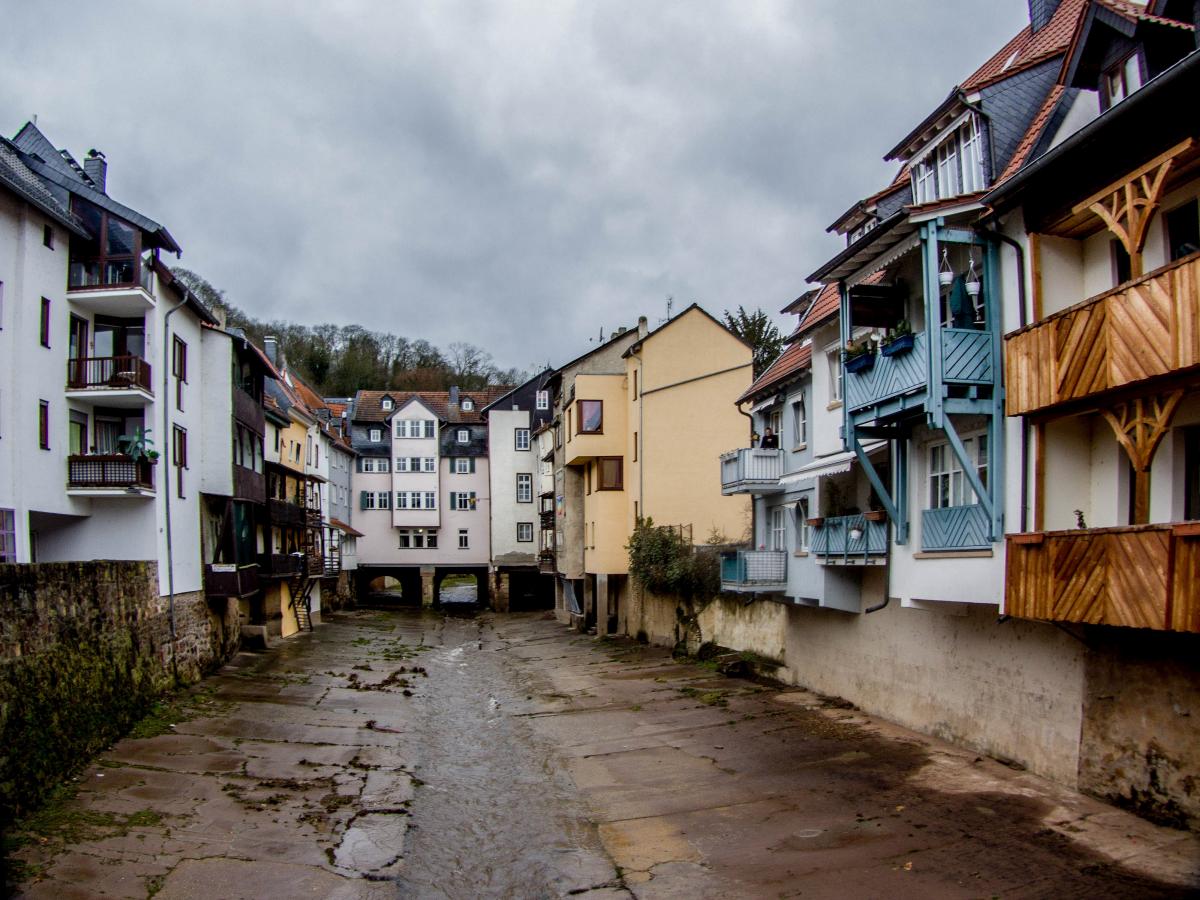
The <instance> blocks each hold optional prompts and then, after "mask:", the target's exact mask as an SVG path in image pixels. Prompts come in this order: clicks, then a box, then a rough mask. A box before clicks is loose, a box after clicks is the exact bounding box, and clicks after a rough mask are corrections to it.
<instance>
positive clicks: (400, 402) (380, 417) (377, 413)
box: [353, 386, 512, 424]
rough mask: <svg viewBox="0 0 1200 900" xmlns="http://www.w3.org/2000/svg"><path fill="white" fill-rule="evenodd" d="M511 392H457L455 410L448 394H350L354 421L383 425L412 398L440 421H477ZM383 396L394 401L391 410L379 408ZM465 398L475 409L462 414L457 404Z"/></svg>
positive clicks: (509, 389)
mask: <svg viewBox="0 0 1200 900" xmlns="http://www.w3.org/2000/svg"><path fill="white" fill-rule="evenodd" d="M511 390H512V388H510V387H507V386H504V387H494V388H487V389H486V390H482V391H459V393H458V397H459V406H457V407H451V406H450V393H449V391H358V392H357V393H356V394H355V395H354V404H353V408H354V413H353V418H354V421H355V422H386V421H387V420H388V419H390V418H391V417H392V413H394V412H395V411H396V410H398V409H400V407H402V406H404V404H406V403H408V401H409V400H411V399H413V398H414V397H416V398H417V399H419V400H420V401H421V402H422V403H424V404H425V405H426V406H428V407H429V409H430V410H431V411H432V412H433V413H434V415H436V416H437V417H438V418H439V419H441V420H442V421H443V422H451V423H454V424H457V423H459V422H464V423H471V422H481V421H483V416H482V412H483V408H484V407H485V406H487V405H488V404H489V403H493V402H495V401H496V400H499V399H500V398H501V397H503V396H504V395H505V394H507V393H509V391H511ZM384 397H391V398H392V400H394V401H395V406H393V407H392V409H390V410H385V409H384V408H383V406H382V405H381V403H382V401H383V398H384ZM467 399H469V400H471V401H472V402H473V403H474V404H475V408H474V409H473V410H470V411H469V412H465V411H463V409H462V405H461V404H462V401H463V400H467Z"/></svg>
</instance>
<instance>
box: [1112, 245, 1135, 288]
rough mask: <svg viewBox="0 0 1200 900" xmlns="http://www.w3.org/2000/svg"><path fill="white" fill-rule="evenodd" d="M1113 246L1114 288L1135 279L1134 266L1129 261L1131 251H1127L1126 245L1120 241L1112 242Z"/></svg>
mask: <svg viewBox="0 0 1200 900" xmlns="http://www.w3.org/2000/svg"><path fill="white" fill-rule="evenodd" d="M1111 246H1112V265H1113V287H1116V286H1117V285H1118V284H1124V283H1125V282H1127V281H1129V280H1130V279H1131V278H1133V264H1132V263H1131V262H1130V260H1129V251H1128V250H1126V249H1125V245H1124V244H1122V243H1121V242H1120V241H1118V240H1113V241H1112V242H1111Z"/></svg>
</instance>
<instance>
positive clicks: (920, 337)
mask: <svg viewBox="0 0 1200 900" xmlns="http://www.w3.org/2000/svg"><path fill="white" fill-rule="evenodd" d="M934 351H935V352H938V353H940V354H941V366H942V369H941V370H942V381H944V382H945V383H946V384H965V385H989V384H991V383H992V381H993V380H994V378H995V373H994V372H993V371H992V370H993V368H994V367H993V366H992V335H991V332H989V331H984V330H980V329H975V328H939V329H937V341H936V342H935V345H934ZM871 352H872V353H874V351H871ZM929 353H930V348H929V335H928V333H927V332H924V331H921V332H918V333H917V334H915V335H914V336H913V345H912V348H911V349H910V350H907V351H905V352H902V353H894V354H892V355H890V356H889V355H887V354H885V353H883V352H880V353H877V354H876V355H875V356H874V357H873V360H874V361H873V362H872V364H871V365H870V367H869V368H864V369H862V370H861V371H859V372H851V371H847V372H846V373H845V391H846V403H847V404H848V405H849V408H850V411H851V412H859V411H861V410H869V409H871V408H872V407H875V406H878V405H880V404H883V403H886V402H888V401H890V400H895V399H896V398H897V397H902V396H904V395H906V394H915V393H918V392H920V391H922V390H925V389H926V387H927V386H928V383H929Z"/></svg>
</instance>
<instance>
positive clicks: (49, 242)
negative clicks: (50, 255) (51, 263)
mask: <svg viewBox="0 0 1200 900" xmlns="http://www.w3.org/2000/svg"><path fill="white" fill-rule="evenodd" d="M42 246H43V247H47V248H49V249H51V250H53V249H54V226H52V225H43V226H42Z"/></svg>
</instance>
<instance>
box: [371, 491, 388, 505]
mask: <svg viewBox="0 0 1200 900" xmlns="http://www.w3.org/2000/svg"><path fill="white" fill-rule="evenodd" d="M391 501H392V492H391V491H379V492H378V493H376V494H375V507H376V508H377V509H389V508H390V507H391Z"/></svg>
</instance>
